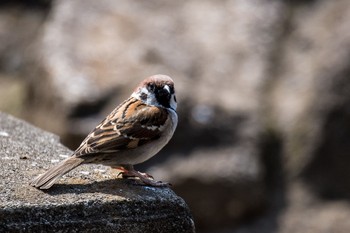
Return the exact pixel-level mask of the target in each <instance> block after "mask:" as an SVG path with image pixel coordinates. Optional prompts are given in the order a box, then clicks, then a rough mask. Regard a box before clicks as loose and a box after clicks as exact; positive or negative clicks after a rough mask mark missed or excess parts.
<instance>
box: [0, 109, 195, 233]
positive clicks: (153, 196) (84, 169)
mask: <svg viewBox="0 0 350 233" xmlns="http://www.w3.org/2000/svg"><path fill="white" fill-rule="evenodd" d="M70 153H71V151H70V150H68V149H67V148H65V147H64V146H63V145H61V144H60V142H59V138H58V137H57V136H55V135H53V134H50V133H47V132H45V131H43V130H40V129H38V128H36V127H34V126H31V125H29V124H28V123H26V122H24V121H21V120H18V119H16V118H14V117H12V116H9V115H6V114H4V113H0V232H13V231H15V232H55V231H60V232H194V223H193V220H192V217H191V214H190V211H189V209H188V207H187V205H186V203H185V202H184V201H183V200H182V199H181V198H180V197H178V196H177V195H176V194H175V193H174V192H173V191H172V190H171V189H169V188H158V187H157V188H154V187H148V186H141V185H138V184H137V183H135V181H133V180H124V179H118V178H117V177H116V176H117V172H116V171H114V170H112V169H110V168H108V167H104V166H100V165H83V166H81V167H78V168H77V169H75V170H73V171H72V172H70V173H68V174H67V175H65V176H64V177H63V178H62V179H61V180H60V181H59V182H58V183H57V184H56V185H54V186H53V187H52V188H51V189H49V190H47V191H42V190H38V189H36V188H33V187H31V186H30V185H28V183H29V181H30V180H31V179H32V178H33V177H35V176H37V175H38V174H40V173H42V172H43V171H45V170H46V169H47V168H49V167H51V166H52V165H54V164H55V163H57V162H58V161H60V160H62V159H64V158H65V157H66V156H67V155H69V154H70Z"/></svg>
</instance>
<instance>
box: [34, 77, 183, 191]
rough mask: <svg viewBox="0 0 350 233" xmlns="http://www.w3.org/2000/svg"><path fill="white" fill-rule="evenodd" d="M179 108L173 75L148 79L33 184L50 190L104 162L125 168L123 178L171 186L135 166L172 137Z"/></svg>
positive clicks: (122, 169) (35, 179)
mask: <svg viewBox="0 0 350 233" xmlns="http://www.w3.org/2000/svg"><path fill="white" fill-rule="evenodd" d="M176 108H177V100H176V95H175V88H174V81H173V79H172V78H170V77H169V76H167V75H162V74H158V75H153V76H150V77H148V78H146V79H144V80H143V81H142V82H141V83H140V84H139V85H138V86H137V87H136V89H135V90H134V91H133V93H132V94H131V96H130V97H129V98H128V99H126V100H125V101H124V102H122V103H121V104H120V105H119V106H117V107H116V108H115V109H114V110H113V111H112V112H111V113H110V114H109V115H107V117H106V118H105V119H104V120H103V121H102V122H101V123H100V124H98V125H97V126H96V127H95V128H94V129H93V130H92V131H91V132H90V133H89V134H88V135H87V137H86V138H85V139H84V140H83V141H82V143H81V144H80V146H79V147H78V148H77V149H76V150H75V151H74V152H73V153H72V155H71V156H70V157H68V158H67V159H65V160H63V161H61V162H59V163H58V164H57V165H56V166H54V167H52V168H50V169H49V170H47V171H46V172H45V173H43V174H41V175H39V176H37V177H36V178H34V179H33V180H32V181H31V182H30V185H31V186H33V187H36V188H38V189H49V188H50V187H51V186H52V185H53V184H55V183H56V182H57V181H58V180H59V179H60V177H61V176H63V175H64V174H66V173H68V172H69V171H71V170H72V169H74V168H76V167H78V166H80V165H82V164H102V165H106V166H110V167H112V168H116V169H119V170H121V172H120V174H121V175H122V177H123V178H130V177H133V178H136V180H138V182H140V183H141V184H143V185H149V186H155V187H161V186H168V185H169V184H168V183H166V182H162V181H155V180H154V179H153V177H152V176H151V175H149V174H146V173H142V172H139V171H137V170H135V169H134V165H135V164H139V163H142V162H144V161H146V160H148V159H150V158H151V157H153V156H154V155H155V154H157V153H158V152H159V151H160V150H161V149H162V148H163V147H164V146H165V145H166V144H167V143H168V142H169V140H170V139H171V138H172V136H173V134H174V131H175V129H176V127H177V123H178V116H177V112H176ZM120 174H119V175H120ZM119 175H118V176H119Z"/></svg>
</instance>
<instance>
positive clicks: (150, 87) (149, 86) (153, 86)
mask: <svg viewBox="0 0 350 233" xmlns="http://www.w3.org/2000/svg"><path fill="white" fill-rule="evenodd" d="M155 88H156V86H155V85H154V84H153V83H150V84H148V89H149V90H150V91H154V89H155Z"/></svg>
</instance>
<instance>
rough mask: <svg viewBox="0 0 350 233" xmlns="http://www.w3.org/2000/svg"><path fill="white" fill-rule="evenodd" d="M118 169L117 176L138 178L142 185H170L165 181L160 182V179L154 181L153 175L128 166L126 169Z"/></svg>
mask: <svg viewBox="0 0 350 233" xmlns="http://www.w3.org/2000/svg"><path fill="white" fill-rule="evenodd" d="M118 170H121V172H119V174H118V176H120V175H121V176H122V178H126V179H127V178H138V179H139V180H140V181H141V183H142V184H144V185H149V186H154V187H169V186H171V184H170V183H167V182H162V181H155V180H154V178H153V176H151V175H149V174H147V173H143V172H139V171H136V170H135V169H133V167H132V168H130V167H128V169H126V168H125V167H118Z"/></svg>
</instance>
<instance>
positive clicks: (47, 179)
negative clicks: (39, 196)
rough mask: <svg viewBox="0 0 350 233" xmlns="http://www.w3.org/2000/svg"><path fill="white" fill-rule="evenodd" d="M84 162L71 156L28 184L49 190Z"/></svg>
mask: <svg viewBox="0 0 350 233" xmlns="http://www.w3.org/2000/svg"><path fill="white" fill-rule="evenodd" d="M83 161H84V160H83V159H81V158H77V157H75V156H72V157H70V158H68V159H65V160H63V161H62V162H60V163H59V164H57V165H56V166H54V167H52V168H50V169H49V170H47V171H46V172H45V173H44V174H41V175H39V176H38V177H36V178H35V179H34V180H32V181H31V182H30V185H31V186H34V187H36V188H40V189H49V188H50V187H51V186H52V185H53V184H54V183H55V182H56V181H57V180H58V179H59V178H60V177H61V176H63V175H64V174H66V173H67V172H69V171H70V170H72V169H74V168H76V167H77V166H79V165H80V164H81V163H82V162H83Z"/></svg>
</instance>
